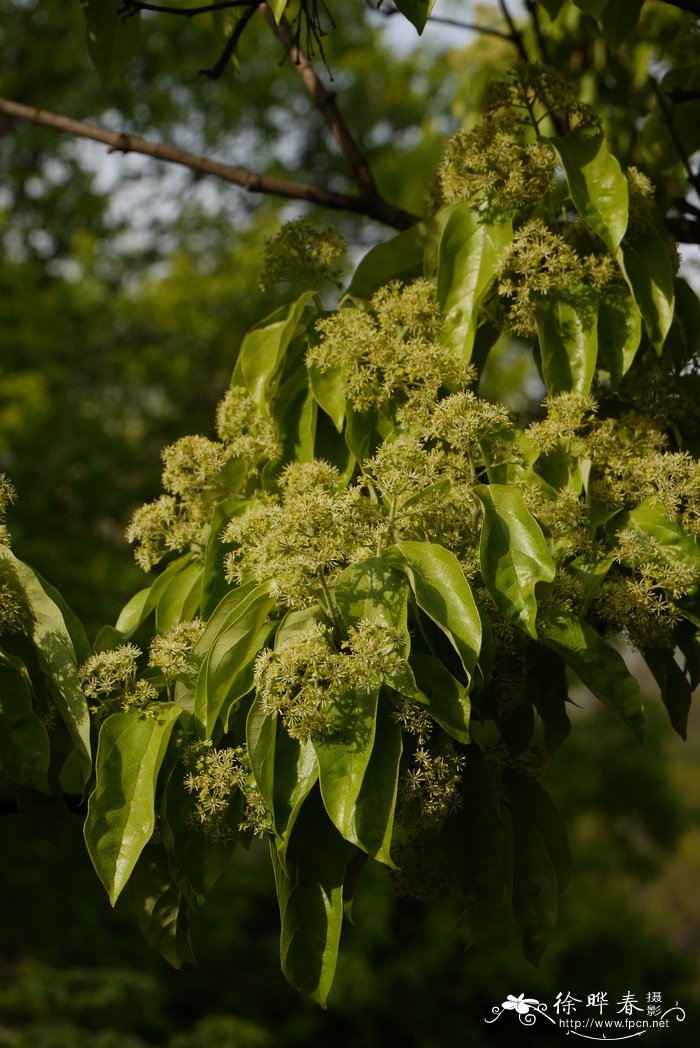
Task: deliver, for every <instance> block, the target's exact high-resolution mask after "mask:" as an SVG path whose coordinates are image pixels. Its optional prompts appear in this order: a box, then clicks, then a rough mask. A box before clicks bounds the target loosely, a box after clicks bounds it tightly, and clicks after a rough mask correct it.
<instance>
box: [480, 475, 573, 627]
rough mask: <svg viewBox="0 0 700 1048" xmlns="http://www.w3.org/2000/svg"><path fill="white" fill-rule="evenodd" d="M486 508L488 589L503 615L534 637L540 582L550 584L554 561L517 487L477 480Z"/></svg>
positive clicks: (484, 568) (484, 532)
mask: <svg viewBox="0 0 700 1048" xmlns="http://www.w3.org/2000/svg"><path fill="white" fill-rule="evenodd" d="M474 492H475V494H476V495H477V497H478V498H479V499H480V500H481V503H482V505H483V507H484V525H483V529H482V532H481V543H480V547H479V558H480V562H481V574H482V575H483V578H484V582H485V583H486V586H487V587H488V590H489V593H490V594H491V596H492V597H493V599H494V601H495V602H496V605H497V607H498V608H499V609H500V610H501V611H502V612H503V614H504V615H505V616H506V617H507V618H509V619H512V620H513V621H514V622H517V623H518V625H520V626H522V628H523V629H524V630H526V632H527V633H529V634H530V636H531V637H532V638H533V639H534V640H537V628H536V625H535V621H536V618H537V598H536V595H535V588H536V586H537V584H538V582H552V580H553V579H554V573H555V568H554V561H553V560H552V555H551V553H550V552H549V547H548V546H547V543H546V541H545V538H544V535H543V534H542V530H541V528H540V526H539V524H538V523H537V521H536V520H535V518H534V517H533V516H532V514H531V513H530V511H529V510H528V508H527V506H526V505H525V503H524V501H523V496H522V494H521V492H520V491H519V489H518V488H514V487H511V486H510V485H508V484H489V485H488V486H487V485H484V484H480V485H479V486H478V487H476V488H475V489H474Z"/></svg>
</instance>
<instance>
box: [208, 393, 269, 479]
mask: <svg viewBox="0 0 700 1048" xmlns="http://www.w3.org/2000/svg"><path fill="white" fill-rule="evenodd" d="M216 432H217V433H218V435H219V440H221V441H222V443H223V444H224V445H225V448H226V456H227V457H230V458H237V459H240V461H241V462H242V463H243V465H244V467H245V471H246V475H247V476H252V475H253V474H254V473H256V472H257V470H258V469H259V468H260V467H261V466H262V465H263V464H264V463H265V462H269V461H271V460H273V459H276V458H277V457H278V455H279V451H280V446H279V434H278V432H277V426H276V425H275V423H274V422H273V421H272V419H271V418H268V417H267V416H266V415H264V414H263V413H262V412H261V411H260V409H259V408H258V406H257V404H256V403H255V401H254V400H253V398H252V397H251V396H250V395H249V394H248V393H247V392H246V391H245V390H244V389H243V388H242V387H241V386H232V387H231V389H229V390H227V392H226V394H225V396H224V399H223V400H222V401H221V403H220V404H219V406H218V407H217V409H216Z"/></svg>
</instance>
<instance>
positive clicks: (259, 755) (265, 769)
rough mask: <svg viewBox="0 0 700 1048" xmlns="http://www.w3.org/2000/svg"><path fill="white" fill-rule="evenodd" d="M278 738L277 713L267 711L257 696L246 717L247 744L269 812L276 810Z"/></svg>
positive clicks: (256, 777)
mask: <svg viewBox="0 0 700 1048" xmlns="http://www.w3.org/2000/svg"><path fill="white" fill-rule="evenodd" d="M276 738H277V714H276V713H267V712H266V711H265V710H264V709H263V708H262V704H261V702H260V699H259V698H257V697H256V698H255V699H254V700H253V704H252V706H251V707H250V709H249V711H248V716H247V718H246V744H247V747H248V756H249V757H250V765H251V768H252V770H253V777H254V779H255V784H256V786H257V787H258V790H259V791H260V796H261V797H262V799H263V800H264V801H265V804H266V806H267V810H268V811H269V812H272V811H274V796H273V791H274V779H275V740H276Z"/></svg>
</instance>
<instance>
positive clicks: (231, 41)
mask: <svg viewBox="0 0 700 1048" xmlns="http://www.w3.org/2000/svg"><path fill="white" fill-rule="evenodd" d="M257 9H258V4H253V5H252V6H251V7H249V8H248V9H247V11H244V12H243V14H242V15H241V17H240V18H239V19H238V21H237V22H236V24H235V26H234V27H233V31H232V32H231V35H230V37H229V38H228V40H227V41H226V46H225V47H224V49H223V51H222V52H221V55H220V57H219V60H218V62H217V63H216V65H214V66H212V68H211V69H200V70H199V73H200V76H206V77H208V78H209V80H218V79H219V77H220V76H222V75H223V72H224V70H225V69H226V66H227V65H228V64H229V61H230V59H231V55H232V54H233V52H234V51H235V50H236V45H237V43H238V41H239V40H240V39H241V37H242V36H243V33H244V32H245V29H246V26H247V25H248V23H249V22H250V20H251V18H252V17H253V15H254V14H255V12H256V11H257Z"/></svg>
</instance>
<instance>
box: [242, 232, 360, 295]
mask: <svg viewBox="0 0 700 1048" xmlns="http://www.w3.org/2000/svg"><path fill="white" fill-rule="evenodd" d="M346 248H347V242H346V240H345V237H344V236H343V235H342V233H340V232H339V231H338V230H337V229H335V228H334V227H333V226H323V227H320V226H317V225H315V223H313V222H310V221H309V220H308V219H305V218H301V219H296V220H294V221H292V222H285V223H284V225H283V226H282V228H281V229H280V231H279V232H278V233H277V234H276V235H275V236H273V237H266V238H265V245H264V250H263V264H262V269H261V272H260V281H259V282H260V287H261V288H262V289H263V290H267V288H270V287H273V285H275V284H278V283H281V282H283V281H290V282H291V283H296V284H301V285H303V286H304V287H307V288H313V289H316V288H317V287H318V286H319V285H320V284H321V283H322V282H323V281H324V280H331V281H333V282H334V283H337V281H338V277H339V276H340V267H339V266H337V265H334V264H333V263H335V262H336V260H337V259H339V258H342V256H343V254H344V253H345V249H346Z"/></svg>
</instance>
